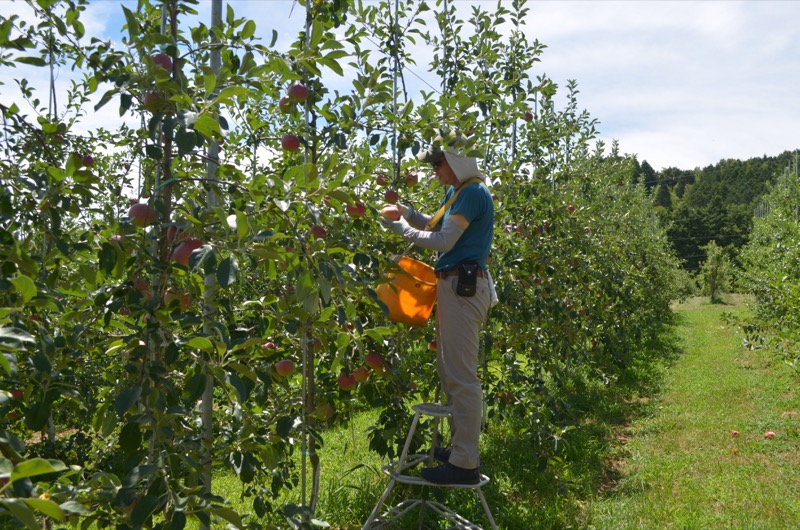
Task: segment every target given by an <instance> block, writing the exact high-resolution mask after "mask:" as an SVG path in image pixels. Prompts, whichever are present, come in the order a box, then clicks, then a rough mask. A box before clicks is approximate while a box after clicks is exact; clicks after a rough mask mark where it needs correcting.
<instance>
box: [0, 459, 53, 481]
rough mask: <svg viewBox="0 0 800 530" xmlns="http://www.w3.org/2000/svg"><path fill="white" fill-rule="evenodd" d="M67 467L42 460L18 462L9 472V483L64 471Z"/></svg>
mask: <svg viewBox="0 0 800 530" xmlns="http://www.w3.org/2000/svg"><path fill="white" fill-rule="evenodd" d="M65 469H67V466H65V465H64V463H63V462H61V461H60V460H45V459H44V458H31V459H30V460H25V461H24V462H20V463H19V464H17V465H16V466H15V467H14V470H13V471H12V472H11V478H10V479H9V482H14V481H16V480H19V479H21V478H28V477H35V476H37V475H46V474H47V473H55V472H57V471H64V470H65Z"/></svg>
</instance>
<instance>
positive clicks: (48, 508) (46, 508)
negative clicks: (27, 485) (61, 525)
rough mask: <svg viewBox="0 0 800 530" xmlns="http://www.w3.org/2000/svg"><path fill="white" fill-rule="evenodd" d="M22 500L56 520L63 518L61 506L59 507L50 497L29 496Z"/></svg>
mask: <svg viewBox="0 0 800 530" xmlns="http://www.w3.org/2000/svg"><path fill="white" fill-rule="evenodd" d="M23 500H24V501H25V504H27V505H28V506H30V507H31V508H33V509H34V510H36V511H39V512H42V513H43V514H45V515H46V516H48V517H51V518H53V519H55V520H56V521H63V520H64V512H63V511H62V510H61V508H59V506H58V504H56V503H55V502H53V501H51V500H50V499H37V498H30V499H23Z"/></svg>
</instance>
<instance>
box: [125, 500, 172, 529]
mask: <svg viewBox="0 0 800 530" xmlns="http://www.w3.org/2000/svg"><path fill="white" fill-rule="evenodd" d="M163 502H164V497H158V496H156V495H145V496H144V497H142V498H141V500H140V501H139V502H138V503H137V504H136V507H135V508H134V509H133V512H132V513H131V524H132V525H133V526H134V527H136V528H140V527H142V526H144V524H145V523H146V522H147V520H148V519H150V517H152V516H153V514H154V513H155V512H156V510H158V508H159V507H160V506H161V505H162V504H163Z"/></svg>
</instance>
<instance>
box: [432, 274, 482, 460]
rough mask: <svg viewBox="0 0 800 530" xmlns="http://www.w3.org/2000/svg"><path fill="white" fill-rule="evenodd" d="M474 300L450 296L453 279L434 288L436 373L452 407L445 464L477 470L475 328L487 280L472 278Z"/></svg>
mask: <svg viewBox="0 0 800 530" xmlns="http://www.w3.org/2000/svg"><path fill="white" fill-rule="evenodd" d="M477 282H478V285H477V289H476V292H475V296H470V297H466V298H465V297H463V296H458V295H457V294H456V284H457V283H458V276H449V277H447V278H441V279H440V280H439V282H438V284H437V287H436V333H437V338H436V343H437V345H438V351H437V355H436V371H437V373H438V374H439V381H440V383H441V385H442V390H443V391H444V394H445V397H446V399H447V404H448V405H450V407H451V409H452V416H453V417H452V421H451V422H450V431H451V432H450V435H451V443H452V447H453V450H452V453H451V454H450V463H451V464H453V465H454V466H458V467H463V468H467V469H474V468H476V467H478V465H479V460H480V449H479V447H478V441H479V439H480V434H481V420H482V416H483V394H482V392H481V383H480V380H479V379H478V351H479V349H480V342H479V341H480V330H481V326H482V325H483V323H484V321H485V320H486V314H487V312H488V311H489V303H490V300H491V297H490V291H489V280H488V278H478V279H477Z"/></svg>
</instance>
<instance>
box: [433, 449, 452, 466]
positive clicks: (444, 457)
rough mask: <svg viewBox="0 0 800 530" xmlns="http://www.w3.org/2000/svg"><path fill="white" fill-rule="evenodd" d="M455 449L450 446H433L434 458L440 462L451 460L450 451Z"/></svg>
mask: <svg viewBox="0 0 800 530" xmlns="http://www.w3.org/2000/svg"><path fill="white" fill-rule="evenodd" d="M452 452H453V450H452V449H451V448H449V447H434V448H433V458H435V459H436V460H438V461H439V462H442V463H444V462H449V461H450V453H452Z"/></svg>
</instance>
